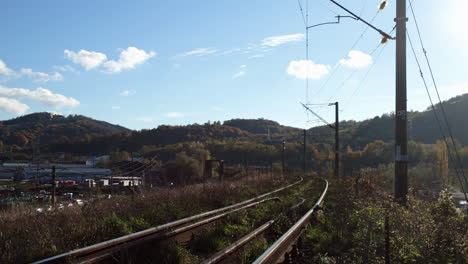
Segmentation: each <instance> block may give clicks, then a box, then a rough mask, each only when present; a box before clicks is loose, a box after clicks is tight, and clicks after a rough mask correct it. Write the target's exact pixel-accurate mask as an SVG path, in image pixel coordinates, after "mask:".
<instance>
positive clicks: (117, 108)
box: [111, 106, 120, 110]
mask: <svg viewBox="0 0 468 264" xmlns="http://www.w3.org/2000/svg"><path fill="white" fill-rule="evenodd" d="M111 108H112V110H119V109H120V106H112V107H111Z"/></svg>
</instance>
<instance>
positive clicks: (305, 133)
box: [302, 129, 307, 174]
mask: <svg viewBox="0 0 468 264" xmlns="http://www.w3.org/2000/svg"><path fill="white" fill-rule="evenodd" d="M306 136H307V129H304V149H303V151H304V154H303V158H304V164H302V166H303V170H304V174H305V173H306V165H307V164H306V162H307V161H306V154H307V150H306V144H307V139H306Z"/></svg>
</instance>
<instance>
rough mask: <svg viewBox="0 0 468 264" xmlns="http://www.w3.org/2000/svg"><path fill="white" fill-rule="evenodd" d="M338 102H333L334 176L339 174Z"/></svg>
mask: <svg viewBox="0 0 468 264" xmlns="http://www.w3.org/2000/svg"><path fill="white" fill-rule="evenodd" d="M338 110H339V107H338V102H336V103H335V177H337V178H338V177H339V176H340V120H339V112H338Z"/></svg>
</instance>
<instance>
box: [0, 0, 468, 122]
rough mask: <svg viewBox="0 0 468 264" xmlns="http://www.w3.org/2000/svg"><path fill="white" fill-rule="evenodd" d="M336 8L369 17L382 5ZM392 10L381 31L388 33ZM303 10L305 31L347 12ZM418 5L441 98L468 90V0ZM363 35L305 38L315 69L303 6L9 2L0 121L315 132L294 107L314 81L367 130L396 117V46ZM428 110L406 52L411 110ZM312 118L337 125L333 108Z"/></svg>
mask: <svg viewBox="0 0 468 264" xmlns="http://www.w3.org/2000/svg"><path fill="white" fill-rule="evenodd" d="M300 2H301V4H302V6H303V7H304V9H305V7H306V6H307V3H306V2H307V1H306V0H301V1H300ZM339 2H340V3H342V4H343V5H345V6H347V7H348V8H349V9H351V10H353V11H355V12H356V13H358V14H362V16H363V18H366V19H368V20H371V19H372V17H374V15H376V13H377V5H378V4H379V3H380V1H377V0H340V1H339ZM388 2H389V5H388V6H387V8H386V9H385V10H383V11H381V12H379V13H378V15H377V16H376V17H375V19H374V21H373V24H375V25H376V26H377V27H379V28H382V29H383V30H384V31H387V32H389V31H390V30H391V29H392V28H393V25H394V22H393V18H394V16H395V1H394V0H393V1H392V0H390V1H388ZM308 6H309V10H308V14H309V25H312V24H316V23H322V22H329V21H334V20H335V18H334V16H335V15H336V14H340V15H345V13H344V12H343V11H341V10H340V9H338V8H337V7H336V6H334V5H333V4H331V3H330V2H329V1H327V0H309V3H308ZM414 7H415V11H416V14H417V16H418V17H417V18H418V20H419V23H420V27H421V31H422V35H423V38H424V41H425V45H426V49H427V51H428V54H429V56H430V59H431V60H432V63H433V69H434V72H435V75H436V78H437V81H438V84H439V88H440V91H441V95H442V97H443V99H448V98H450V97H453V96H455V95H459V94H463V93H466V92H468V71H467V70H466V69H468V49H467V48H466V47H467V46H468V30H467V28H466V25H467V24H468V19H467V16H466V14H465V13H466V11H468V3H467V1H466V0H450V1H436V0H426V1H422V0H414ZM304 12H305V10H304ZM408 16H409V18H410V20H409V23H408V27H409V29H408V30H409V32H410V34H411V36H413V41H414V42H415V43H417V38H416V31H415V29H414V23H413V19H412V17H411V14H410V13H409V12H408ZM365 28H366V26H365V25H363V24H362V23H360V22H356V21H353V20H350V19H344V20H342V23H341V24H339V25H328V26H322V27H317V28H313V29H310V31H309V59H310V62H307V61H305V36H304V33H305V29H304V22H303V20H302V17H301V13H300V11H299V7H298V2H297V0H282V1H279V0H275V1H271V0H270V1H267V0H254V1H252V0H250V1H240V0H239V1H214V0H206V1H184V0H181V1H163V0H161V1H139V0H136V1H116V0H113V1H107V0H100V1H84V0H83V1H63V0H54V1H52V0H29V1H26V0H4V1H1V2H0V36H2V37H1V41H0V43H1V45H0V119H1V120H5V119H9V118H13V117H15V116H18V115H23V114H27V113H32V112H38V111H50V112H58V113H61V114H65V115H68V114H82V115H86V116H89V117H92V118H95V119H99V120H105V121H108V122H111V123H116V124H120V125H123V126H126V127H129V128H132V129H142V128H153V127H157V126H158V125H161V124H171V125H182V124H191V123H204V122H206V121H208V120H210V121H216V120H221V121H223V120H227V119H231V118H260V117H263V118H267V119H272V120H276V121H278V122H280V123H281V124H285V125H291V126H296V127H310V126H315V125H318V124H319V123H317V122H316V121H315V120H313V118H311V117H308V116H307V115H306V113H305V112H304V110H303V109H302V107H301V106H300V104H299V102H306V101H307V98H306V78H309V91H308V94H309V96H308V102H309V103H328V102H332V101H333V102H334V101H337V100H338V101H339V102H340V104H341V106H342V112H341V118H342V119H347V120H349V119H354V120H362V119H366V118H370V117H374V116H376V115H381V114H382V113H386V112H391V111H393V109H394V72H395V70H394V68H395V62H394V54H395V43H394V41H390V42H388V43H387V44H385V45H382V46H379V45H378V44H379V40H380V36H379V35H378V34H377V33H376V32H374V31H372V30H367V31H366V33H365V34H364V35H363V37H362V38H359V36H360V35H361V34H362V33H363V31H364V30H365ZM357 39H360V40H359V42H358V43H357V44H356V45H355V47H353V48H352V49H351V47H352V45H353V43H354V42H355V41H356V40H357ZM416 46H417V50H418V54H419V55H420V56H421V55H422V53H421V49H420V47H419V45H416ZM377 47H378V48H377ZM375 48H377V50H376V51H375V52H374V53H372V54H371V51H372V50H374V49H375ZM379 54H380V55H379ZM421 59H422V57H421ZM369 70H370V71H369ZM367 72H369V74H368V75H367V77H366V78H365V76H366V73H367ZM425 75H426V76H427V77H429V73H428V72H426V73H425ZM324 84H326V85H324ZM428 105H429V101H428V99H427V96H426V95H425V90H424V87H423V86H422V83H421V80H420V78H419V72H418V70H417V68H416V65H415V63H414V59H413V57H412V55H411V53H410V50H409V48H408V109H412V110H424V109H425V108H426V107H427V106H428ZM315 109H316V110H317V111H318V112H319V113H320V114H321V115H323V116H324V117H325V118H326V119H328V120H330V122H331V121H332V120H333V116H332V114H333V111H332V110H333V109H332V108H331V107H316V108H315Z"/></svg>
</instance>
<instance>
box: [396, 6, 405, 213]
mask: <svg viewBox="0 0 468 264" xmlns="http://www.w3.org/2000/svg"><path fill="white" fill-rule="evenodd" d="M407 21H408V18H407V17H406V0H397V4H396V18H395V22H396V83H395V84H396V93H395V187H394V188H395V190H394V191H395V200H397V201H400V202H401V203H403V204H405V203H406V195H407V194H408V154H407V153H408V152H407V151H408V133H407V130H408V128H407V126H408V120H407V111H406V103H407V102H406V22H407Z"/></svg>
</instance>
